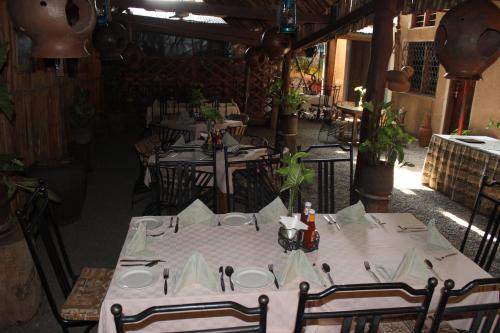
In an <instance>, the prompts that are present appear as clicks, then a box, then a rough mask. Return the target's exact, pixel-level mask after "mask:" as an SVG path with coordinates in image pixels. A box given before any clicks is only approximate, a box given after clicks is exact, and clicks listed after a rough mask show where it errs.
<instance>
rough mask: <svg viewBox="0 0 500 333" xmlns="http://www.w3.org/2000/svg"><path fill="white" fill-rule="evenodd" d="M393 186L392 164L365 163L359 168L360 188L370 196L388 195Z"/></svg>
mask: <svg viewBox="0 0 500 333" xmlns="http://www.w3.org/2000/svg"><path fill="white" fill-rule="evenodd" d="M393 187H394V166H393V165H387V164H381V165H366V166H364V168H362V169H361V185H360V190H361V191H362V192H363V193H364V194H365V195H369V196H372V197H381V198H382V197H384V198H386V197H389V196H390V195H391V193H392V189H393Z"/></svg>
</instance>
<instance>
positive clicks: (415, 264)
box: [375, 248, 432, 282]
mask: <svg viewBox="0 0 500 333" xmlns="http://www.w3.org/2000/svg"><path fill="white" fill-rule="evenodd" d="M375 269H376V270H377V272H378V273H379V274H380V275H381V276H382V277H383V279H384V280H386V281H390V282H393V281H399V279H400V278H401V277H403V276H405V275H410V276H412V277H414V278H417V279H420V280H427V279H428V278H429V277H431V276H432V274H431V273H430V272H429V270H428V268H427V267H426V266H425V264H424V259H423V258H422V257H421V256H420V255H419V254H418V253H417V250H416V249H415V248H412V249H410V250H409V251H408V252H406V253H405V255H404V256H403V259H402V260H401V262H400V263H399V265H398V267H397V268H393V267H387V266H384V265H375Z"/></svg>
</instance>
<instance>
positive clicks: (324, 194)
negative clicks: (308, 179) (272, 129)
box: [297, 143, 353, 213]
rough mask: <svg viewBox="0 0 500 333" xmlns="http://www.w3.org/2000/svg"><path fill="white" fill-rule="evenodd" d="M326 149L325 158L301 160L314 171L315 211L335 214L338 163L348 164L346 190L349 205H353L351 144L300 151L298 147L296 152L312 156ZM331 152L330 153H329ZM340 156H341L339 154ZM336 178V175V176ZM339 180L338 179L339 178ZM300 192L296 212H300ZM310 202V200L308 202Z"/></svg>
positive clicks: (314, 147) (333, 144) (300, 148)
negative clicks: (336, 168) (315, 186)
mask: <svg viewBox="0 0 500 333" xmlns="http://www.w3.org/2000/svg"><path fill="white" fill-rule="evenodd" d="M325 149H328V155H325V156H321V155H320V156H318V157H316V156H310V157H306V158H303V159H302V162H303V163H304V164H305V165H306V166H307V167H310V168H312V169H313V170H314V172H315V175H316V180H315V182H316V184H317V191H316V193H317V196H318V199H317V209H316V212H318V213H333V212H335V199H336V195H335V178H336V177H335V174H336V172H335V165H336V164H338V163H349V181H348V188H347V189H346V190H347V191H348V193H349V203H350V204H352V203H353V196H352V186H353V148H352V144H351V143H343V144H339V143H332V144H324V145H312V146H310V147H309V148H306V149H304V150H302V147H300V146H298V147H297V151H302V152H307V153H311V154H313V153H314V152H315V151H316V152H319V153H321V151H322V150H323V151H324V150H325ZM330 151H331V152H330ZM340 152H341V153H342V154H341V153H340ZM337 176H338V175H337ZM339 178H340V177H339ZM301 192H302V191H299V195H298V202H297V204H298V209H299V210H298V211H299V212H300V210H301V203H302V195H301ZM309 201H310V200H309Z"/></svg>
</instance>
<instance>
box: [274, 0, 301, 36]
mask: <svg viewBox="0 0 500 333" xmlns="http://www.w3.org/2000/svg"><path fill="white" fill-rule="evenodd" d="M278 26H279V29H280V32H281V33H286V34H293V33H295V31H297V5H296V3H295V0H281V3H280V8H279V10H278Z"/></svg>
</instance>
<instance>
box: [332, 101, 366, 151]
mask: <svg viewBox="0 0 500 333" xmlns="http://www.w3.org/2000/svg"><path fill="white" fill-rule="evenodd" d="M336 107H337V110H339V111H340V113H341V114H348V115H350V116H352V139H351V140H352V142H353V143H356V142H358V120H359V122H361V117H362V116H363V108H362V107H360V106H354V105H350V104H337V105H336Z"/></svg>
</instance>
